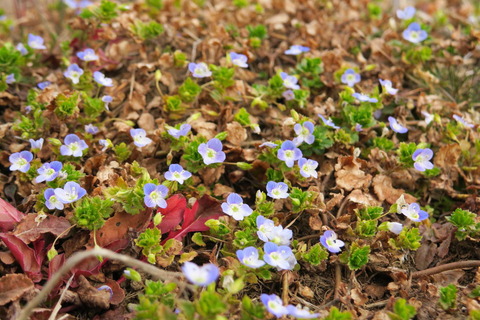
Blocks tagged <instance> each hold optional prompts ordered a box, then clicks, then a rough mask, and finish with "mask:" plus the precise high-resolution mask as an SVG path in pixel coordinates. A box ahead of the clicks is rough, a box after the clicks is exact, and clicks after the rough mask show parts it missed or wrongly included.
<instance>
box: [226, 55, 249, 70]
mask: <svg viewBox="0 0 480 320" xmlns="http://www.w3.org/2000/svg"><path fill="white" fill-rule="evenodd" d="M230 59H231V60H232V63H233V64H234V65H236V66H237V67H240V68H248V64H247V61H248V58H247V56H246V55H244V54H240V53H235V52H230Z"/></svg>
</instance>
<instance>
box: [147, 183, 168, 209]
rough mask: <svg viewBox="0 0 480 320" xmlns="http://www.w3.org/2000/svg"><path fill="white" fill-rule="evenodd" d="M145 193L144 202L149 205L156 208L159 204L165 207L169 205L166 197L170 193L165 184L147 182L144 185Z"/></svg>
mask: <svg viewBox="0 0 480 320" xmlns="http://www.w3.org/2000/svg"><path fill="white" fill-rule="evenodd" d="M143 193H144V194H145V197H144V198H143V202H144V203H145V205H146V206H147V207H149V208H155V207H156V206H158V207H160V208H163V209H164V208H166V207H167V201H165V198H166V197H167V195H168V188H167V187H165V186H164V185H161V184H160V185H156V184H154V183H146V184H145V185H144V186H143Z"/></svg>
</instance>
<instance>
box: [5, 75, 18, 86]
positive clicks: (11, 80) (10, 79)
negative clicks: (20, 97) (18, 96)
mask: <svg viewBox="0 0 480 320" xmlns="http://www.w3.org/2000/svg"><path fill="white" fill-rule="evenodd" d="M15 81H17V80H15V74H13V73H10V74H9V75H8V76H7V77H6V78H5V82H6V83H7V84H12V83H14V82H15Z"/></svg>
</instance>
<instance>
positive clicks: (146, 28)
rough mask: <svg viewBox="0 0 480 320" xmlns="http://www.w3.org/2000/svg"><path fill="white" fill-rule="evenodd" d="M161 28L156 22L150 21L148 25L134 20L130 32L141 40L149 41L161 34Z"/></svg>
mask: <svg viewBox="0 0 480 320" xmlns="http://www.w3.org/2000/svg"><path fill="white" fill-rule="evenodd" d="M163 31H164V30H163V26H162V25H161V24H160V23H158V22H156V21H150V22H148V23H145V22H142V21H139V20H136V21H135V23H134V24H133V25H132V32H133V33H134V34H135V35H136V36H137V37H139V38H140V39H142V40H151V39H154V38H156V37H158V36H160V35H161V34H162V33H163Z"/></svg>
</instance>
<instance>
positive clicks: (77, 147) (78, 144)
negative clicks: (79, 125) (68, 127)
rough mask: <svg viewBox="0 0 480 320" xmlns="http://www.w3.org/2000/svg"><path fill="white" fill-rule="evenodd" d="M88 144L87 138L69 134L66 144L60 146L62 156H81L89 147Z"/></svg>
mask: <svg viewBox="0 0 480 320" xmlns="http://www.w3.org/2000/svg"><path fill="white" fill-rule="evenodd" d="M87 148H88V145H87V143H86V142H85V140H81V139H80V138H79V137H78V136H77V135H76V134H68V135H67V136H66V137H65V140H64V144H63V145H62V146H61V147H60V153H61V154H62V156H74V157H81V156H82V155H83V150H85V149H87Z"/></svg>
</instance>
